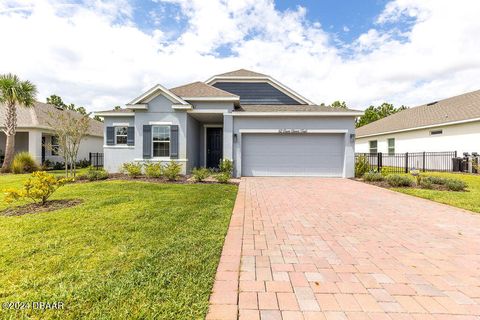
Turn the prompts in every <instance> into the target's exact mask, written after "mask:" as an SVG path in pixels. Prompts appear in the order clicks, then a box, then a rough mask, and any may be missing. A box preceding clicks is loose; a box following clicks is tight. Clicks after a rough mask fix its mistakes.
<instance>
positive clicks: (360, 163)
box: [355, 156, 370, 178]
mask: <svg viewBox="0 0 480 320" xmlns="http://www.w3.org/2000/svg"><path fill="white" fill-rule="evenodd" d="M369 169H370V165H369V163H368V160H367V157H365V156H358V157H357V158H356V159H355V177H356V178H361V177H363V175H364V174H365V173H367V172H368V170H369Z"/></svg>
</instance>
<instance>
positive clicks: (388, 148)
mask: <svg viewBox="0 0 480 320" xmlns="http://www.w3.org/2000/svg"><path fill="white" fill-rule="evenodd" d="M390 140H393V152H390ZM377 141H378V140H377ZM377 149H378V142H377ZM387 152H388V154H394V153H395V138H387Z"/></svg>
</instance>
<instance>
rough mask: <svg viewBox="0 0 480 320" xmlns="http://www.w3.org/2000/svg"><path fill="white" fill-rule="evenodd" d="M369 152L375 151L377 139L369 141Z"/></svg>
mask: <svg viewBox="0 0 480 320" xmlns="http://www.w3.org/2000/svg"><path fill="white" fill-rule="evenodd" d="M368 143H369V147H370V153H377V151H378V149H377V140H373V141H369V142H368Z"/></svg>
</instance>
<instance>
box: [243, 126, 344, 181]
mask: <svg viewBox="0 0 480 320" xmlns="http://www.w3.org/2000/svg"><path fill="white" fill-rule="evenodd" d="M343 161H344V136H343V135H342V134H292V135H280V134H245V135H244V136H243V137H242V175H244V176H328V177H339V176H342V173H343Z"/></svg>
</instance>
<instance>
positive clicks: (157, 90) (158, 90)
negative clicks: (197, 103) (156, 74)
mask: <svg viewBox="0 0 480 320" xmlns="http://www.w3.org/2000/svg"><path fill="white" fill-rule="evenodd" d="M160 94H163V95H164V96H165V97H166V98H167V99H169V100H170V101H172V102H173V103H178V104H183V105H188V103H187V102H186V101H185V100H183V99H182V98H180V97H178V96H177V95H175V94H174V93H173V92H171V91H170V90H168V89H167V88H165V87H164V86H162V85H161V84H157V85H155V86H153V87H152V88H150V89H149V90H148V91H146V92H145V93H143V94H141V95H140V96H138V97H136V98H135V99H133V100H132V101H130V102H129V103H127V105H128V106H130V108H140V109H145V106H142V105H141V106H139V107H137V106H135V105H139V104H142V103H145V102H148V101H150V100H152V99H153V98H155V97H157V96H159V95H160Z"/></svg>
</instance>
